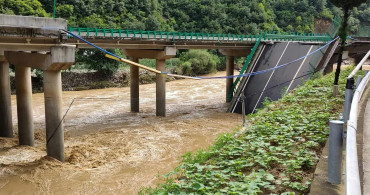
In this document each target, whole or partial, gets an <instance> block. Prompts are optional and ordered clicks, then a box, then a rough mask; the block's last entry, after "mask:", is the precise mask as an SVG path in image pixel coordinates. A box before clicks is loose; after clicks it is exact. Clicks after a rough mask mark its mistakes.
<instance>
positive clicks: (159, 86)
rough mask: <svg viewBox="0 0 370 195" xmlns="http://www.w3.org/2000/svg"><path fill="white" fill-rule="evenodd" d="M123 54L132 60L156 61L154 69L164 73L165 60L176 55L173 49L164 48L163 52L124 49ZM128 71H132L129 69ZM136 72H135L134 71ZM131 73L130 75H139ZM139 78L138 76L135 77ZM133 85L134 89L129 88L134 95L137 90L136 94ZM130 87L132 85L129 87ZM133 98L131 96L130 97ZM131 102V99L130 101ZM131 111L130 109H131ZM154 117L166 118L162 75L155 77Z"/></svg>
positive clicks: (164, 77)
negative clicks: (145, 59) (146, 59)
mask: <svg viewBox="0 0 370 195" xmlns="http://www.w3.org/2000/svg"><path fill="white" fill-rule="evenodd" d="M123 52H124V53H125V55H126V56H129V57H130V58H131V59H132V60H134V59H135V58H136V59H137V58H151V59H156V69H157V70H160V71H165V69H166V67H165V64H166V59H170V58H172V57H174V56H175V55H176V48H175V47H166V48H165V49H164V50H154V49H149V50H148V49H124V50H123ZM130 70H132V69H131V68H130ZM134 71H136V70H134ZM134 71H131V74H135V75H136V74H137V75H138V74H139V73H134ZM137 78H139V76H137ZM131 82H132V80H131ZM138 83H139V81H137V87H136V85H135V87H134V89H133V87H131V93H132V94H134V93H135V92H136V91H134V90H135V89H137V94H138V89H139V87H138V85H139V84H138ZM131 86H132V85H131ZM131 98H133V96H131ZM131 101H133V99H131ZM132 105H133V104H132ZM131 109H132V108H131ZM156 115H157V116H166V76H165V75H163V74H157V75H156Z"/></svg>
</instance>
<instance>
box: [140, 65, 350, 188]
mask: <svg viewBox="0 0 370 195" xmlns="http://www.w3.org/2000/svg"><path fill="white" fill-rule="evenodd" d="M349 73H350V70H348V69H347V70H344V71H342V73H341V78H340V91H341V92H342V93H340V95H339V96H337V97H333V85H332V83H333V80H334V74H333V73H331V74H329V75H326V76H318V75H316V76H315V77H316V78H315V79H311V80H308V81H307V82H306V83H305V84H304V85H303V86H301V87H298V88H297V89H295V90H294V91H292V92H291V93H289V94H287V95H284V96H283V98H281V99H280V100H279V101H276V102H270V101H265V103H264V107H263V108H262V109H260V110H258V112H257V113H255V114H252V115H250V116H248V117H247V120H248V121H249V122H250V125H249V127H248V128H246V129H239V130H237V131H236V132H235V133H231V134H225V135H223V136H221V137H219V139H218V140H217V141H216V142H215V144H214V145H213V146H211V147H209V148H208V149H207V150H202V151H198V152H197V153H196V154H190V153H188V154H185V155H184V156H183V161H182V163H181V164H180V166H178V167H177V168H176V169H175V170H174V171H173V172H171V173H169V174H168V175H166V176H165V178H166V182H165V183H164V184H161V185H159V186H158V187H157V188H146V189H143V190H142V191H141V193H142V194H307V193H308V192H309V189H310V184H311V182H312V179H313V173H314V171H315V167H316V164H317V163H318V160H319V156H320V155H321V151H322V148H323V147H324V145H325V143H326V141H327V139H328V134H329V128H328V126H329V125H328V123H329V120H331V119H334V118H337V117H338V113H339V112H340V111H341V108H342V105H343V101H344V96H343V91H344V87H345V85H344V84H345V81H346V80H345V77H346V76H347V75H348V74H349ZM199 130H200V131H201V129H199Z"/></svg>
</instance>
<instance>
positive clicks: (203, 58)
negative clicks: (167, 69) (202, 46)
mask: <svg viewBox="0 0 370 195" xmlns="http://www.w3.org/2000/svg"><path fill="white" fill-rule="evenodd" d="M180 60H181V61H182V62H183V63H182V64H180V67H181V69H182V72H183V73H184V74H188V75H189V73H190V72H191V74H190V75H198V74H207V73H211V72H215V71H216V70H217V65H218V64H220V59H219V58H218V57H217V56H216V55H213V54H210V53H208V52H207V51H206V50H189V51H188V52H184V53H182V54H181V56H180ZM189 66H190V67H189Z"/></svg>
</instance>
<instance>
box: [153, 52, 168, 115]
mask: <svg viewBox="0 0 370 195" xmlns="http://www.w3.org/2000/svg"><path fill="white" fill-rule="evenodd" d="M155 66H156V69H157V70H160V71H162V72H163V71H165V70H166V60H165V59H157V60H156V64H155ZM155 83H156V85H155V87H156V115H157V116H166V75H164V74H157V75H156V77H155Z"/></svg>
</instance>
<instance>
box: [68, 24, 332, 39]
mask: <svg viewBox="0 0 370 195" xmlns="http://www.w3.org/2000/svg"><path fill="white" fill-rule="evenodd" d="M68 30H69V31H71V32H73V33H75V34H78V35H79V36H82V37H102V38H131V39H167V40H173V41H174V40H208V41H210V40H215V41H251V42H256V41H257V40H258V38H259V35H260V34H263V37H262V40H271V41H319V42H326V41H329V40H330V39H331V37H330V35H328V34H326V33H324V34H320V33H296V32H277V31H272V32H270V31H264V32H261V33H260V34H258V35H250V34H246V35H244V34H210V33H193V32H190V33H188V32H163V31H137V30H121V29H99V28H79V27H68Z"/></svg>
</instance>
